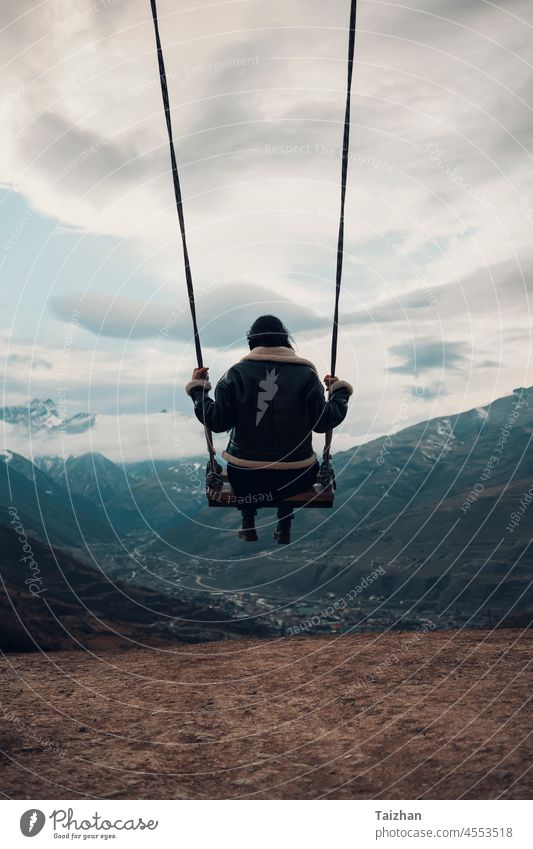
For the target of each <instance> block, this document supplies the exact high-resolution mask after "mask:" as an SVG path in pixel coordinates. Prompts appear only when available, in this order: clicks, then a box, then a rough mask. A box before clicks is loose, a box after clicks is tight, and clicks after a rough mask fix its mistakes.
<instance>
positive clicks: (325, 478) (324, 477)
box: [316, 460, 337, 489]
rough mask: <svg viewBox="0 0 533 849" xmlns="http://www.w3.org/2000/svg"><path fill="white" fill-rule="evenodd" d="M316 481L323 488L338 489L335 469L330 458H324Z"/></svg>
mask: <svg viewBox="0 0 533 849" xmlns="http://www.w3.org/2000/svg"><path fill="white" fill-rule="evenodd" d="M316 481H317V483H318V484H320V486H321V487H322V489H336V488H337V481H336V479H335V471H334V469H333V466H332V465H331V463H330V461H329V460H323V461H322V463H321V464H320V469H319V470H318V475H317V478H316Z"/></svg>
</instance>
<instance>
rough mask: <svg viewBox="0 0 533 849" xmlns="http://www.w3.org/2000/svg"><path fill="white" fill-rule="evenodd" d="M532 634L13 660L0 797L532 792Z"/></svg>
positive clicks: (6, 693)
mask: <svg viewBox="0 0 533 849" xmlns="http://www.w3.org/2000/svg"><path fill="white" fill-rule="evenodd" d="M532 641H533V635H532V632H531V631H520V630H504V631H494V632H486V631H459V632H451V631H448V632H444V631H441V632H430V633H428V634H422V633H420V632H405V633H402V634H399V633H394V634H390V633H389V634H362V635H356V636H342V637H339V638H327V637H319V638H311V637H310V638H290V639H289V638H285V639H280V640H275V641H266V640H262V641H257V640H251V641H238V642H224V643H211V644H202V645H201V646H198V645H196V646H183V645H180V646H171V647H170V648H169V647H166V648H165V647H159V648H157V647H152V648H147V649H132V650H127V651H120V650H99V651H98V652H97V653H96V654H89V653H88V652H81V651H78V652H57V653H50V654H48V655H44V654H40V653H35V654H26V655H23V654H11V655H6V656H4V658H3V659H2V660H1V663H2V667H3V669H2V672H3V675H2V677H3V679H4V687H3V694H2V697H1V702H0V726H1V749H2V760H3V769H2V776H3V778H2V791H3V793H4V795H5V796H6V797H9V798H19V799H20V798H31V799H38V798H41V799H62V798H63V799H68V798H83V797H97V798H151V799H155V798H165V799H184V798H185V799H188V798H194V799H199V798H200V799H213V798H239V797H251V798H261V799H273V798H276V799H309V798H319V797H320V798H324V797H325V798H331V799H346V798H360V799H368V798H390V799H417V798H430V799H435V798H436V799H444V798H454V799H455V798H460V797H464V798H496V797H503V798H512V799H520V798H527V797H530V796H531V793H532V790H533V776H532V773H531V771H530V770H531V765H532V763H533V757H532V748H533V747H532V745H531V740H530V738H529V737H528V735H529V732H530V727H531V710H530V705H529V704H528V700H529V699H530V697H531V692H532V688H531V680H530V679H528V663H529V662H530V658H531V645H532ZM54 749H56V750H54Z"/></svg>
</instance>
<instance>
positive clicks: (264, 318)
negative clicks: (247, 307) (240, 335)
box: [246, 315, 292, 350]
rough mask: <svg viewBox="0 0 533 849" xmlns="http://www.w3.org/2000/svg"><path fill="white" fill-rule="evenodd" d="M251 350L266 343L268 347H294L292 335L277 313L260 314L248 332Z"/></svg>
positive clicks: (247, 336)
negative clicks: (277, 316)
mask: <svg viewBox="0 0 533 849" xmlns="http://www.w3.org/2000/svg"><path fill="white" fill-rule="evenodd" d="M246 338H247V339H248V344H249V346H250V350H252V349H253V348H257V347H259V346H260V345H264V346H266V347H267V348H276V347H283V348H292V344H291V342H292V336H291V334H290V333H289V331H288V330H287V328H286V327H285V325H284V324H283V322H282V321H280V319H279V318H276V316H275V315H260V316H259V318H256V320H255V321H254V323H253V324H252V326H251V327H250V329H249V331H248V333H247V334H246Z"/></svg>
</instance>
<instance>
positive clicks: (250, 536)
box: [239, 513, 257, 542]
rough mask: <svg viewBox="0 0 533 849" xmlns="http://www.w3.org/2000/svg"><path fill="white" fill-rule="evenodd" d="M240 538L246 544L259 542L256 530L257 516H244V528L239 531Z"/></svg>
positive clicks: (244, 514)
mask: <svg viewBox="0 0 533 849" xmlns="http://www.w3.org/2000/svg"><path fill="white" fill-rule="evenodd" d="M239 537H240V538H241V539H243V540H244V542H257V531H256V529H255V514H252V515H249V514H247V513H243V514H242V527H241V530H240V531H239Z"/></svg>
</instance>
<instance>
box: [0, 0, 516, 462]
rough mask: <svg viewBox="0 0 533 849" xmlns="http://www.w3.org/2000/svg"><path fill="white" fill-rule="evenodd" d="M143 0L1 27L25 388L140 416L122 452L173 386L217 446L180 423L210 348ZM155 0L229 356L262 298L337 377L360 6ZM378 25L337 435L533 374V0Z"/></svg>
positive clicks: (370, 27)
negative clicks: (344, 189)
mask: <svg viewBox="0 0 533 849" xmlns="http://www.w3.org/2000/svg"><path fill="white" fill-rule="evenodd" d="M149 5H150V4H149V2H148V0H116V2H113V0H45V2H40V3H30V2H26V0H3V3H2V26H3V29H2V31H1V33H0V55H1V57H2V73H1V75H0V81H1V82H0V84H1V87H2V91H1V96H0V144H1V146H2V155H1V157H0V169H1V173H0V180H1V184H2V197H1V204H0V231H1V232H0V249H1V250H0V275H1V292H0V307H1V310H0V339H1V341H2V357H4V354H5V358H4V362H3V363H2V365H3V371H4V373H5V383H4V396H5V403H25V402H26V401H27V399H28V398H29V397H51V398H54V399H56V400H58V399H59V398H60V397H61V398H63V401H64V403H65V405H66V407H67V408H68V411H69V412H70V413H75V412H77V411H78V410H85V409H90V410H91V411H92V412H96V413H101V414H103V415H105V417H106V418H105V419H104V418H102V419H101V422H104V421H106V422H108V423H109V422H112V421H114V417H115V416H118V417H119V419H120V417H121V416H125V418H124V419H123V420H122V423H123V427H122V431H121V442H122V450H123V451H124V453H125V454H126V455H127V456H138V455H139V451H141V449H140V448H139V423H140V422H142V421H143V416H144V414H145V412H148V413H149V414H150V415H151V416H152V414H155V413H157V412H158V411H159V410H161V409H162V408H166V409H170V410H176V411H177V412H178V413H179V414H180V418H179V429H180V432H181V431H183V432H184V434H185V437H184V438H185V443H186V448H187V446H189V447H190V450H191V451H192V450H196V447H197V446H198V443H197V442H196V436H197V430H198V429H197V428H196V426H193V425H191V427H190V428H187V426H186V424H185V425H184V424H183V423H184V422H185V423H187V419H184V418H182V414H183V413H187V414H188V413H190V406H189V405H190V402H189V399H188V398H187V397H186V396H185V394H184V392H183V388H182V387H183V384H184V383H185V381H186V379H188V377H190V371H191V369H192V367H193V365H194V356H193V348H192V347H191V339H190V324H189V321H188V312H187V303H186V300H185V297H184V295H185V284H184V277H183V272H182V258H181V253H180V250H181V249H180V244H179V241H178V231H177V221H176V214H175V208H174V199H173V194H172V184H171V179H170V173H169V160H168V148H167V143H166V136H165V127H164V118H163V114H162V108H161V95H160V91H159V82H158V77H157V63H156V57H155V52H154V39H153V31H152V23H151V18H150V9H149ZM159 10H160V24H161V32H162V38H163V43H164V47H165V50H166V61H167V71H168V75H169V87H170V94H171V99H172V103H173V107H174V108H173V120H174V129H175V135H176V144H177V156H178V161H179V163H180V166H181V179H182V187H183V193H184V198H185V213H186V219H187V224H188V231H189V248H190V255H191V261H192V267H193V274H194V277H195V281H196V286H197V290H198V304H197V310H198V315H199V320H200V324H201V326H202V338H203V345H204V348H205V361H206V363H207V364H208V365H209V366H210V367H211V378H212V379H213V380H216V379H217V378H218V377H219V376H220V375H221V374H222V373H223V372H224V370H225V369H226V368H227V367H228V366H229V365H230V364H231V363H232V362H234V361H235V360H236V359H238V358H239V357H240V356H242V354H243V353H244V351H245V349H244V334H245V331H246V330H247V328H248V326H249V324H250V322H251V321H252V320H253V318H254V317H255V316H256V315H258V314H261V313H264V312H274V313H276V314H278V315H279V316H280V317H281V318H282V319H283V320H284V321H285V322H286V324H287V325H288V326H289V327H290V329H291V330H292V331H293V333H294V335H295V337H296V339H297V344H298V350H299V353H300V354H301V355H302V356H305V357H308V358H310V359H312V360H314V361H315V362H316V363H317V366H318V368H319V371H320V372H321V373H322V374H324V373H326V372H327V371H328V369H329V366H328V358H329V345H330V342H329V333H330V330H331V313H332V306H333V294H334V292H333V281H334V273H335V243H336V231H337V226H338V224H337V218H338V206H339V185H338V184H339V175H340V143H341V137H342V117H343V109H344V84H345V73H346V64H345V63H346V44H347V31H346V26H347V22H348V13H349V2H348V0H333V2H329V3H324V2H323V0H305V2H304V0H291V2H287V0H272V2H270V3H264V2H259V0H230V2H206V0H201V2H194V3H190V2H181V0H159ZM358 24H359V28H358V41H357V62H356V70H355V78H354V96H353V111H352V116H353V121H352V148H351V161H350V172H349V189H348V197H347V232H346V261H345V274H344V282H343V287H344V288H343V294H342V300H341V316H342V326H341V339H340V350H339V357H338V368H337V373H338V375H339V377H341V378H345V379H348V380H350V381H351V382H352V383H353V384H354V386H355V389H356V395H355V399H354V401H353V403H352V405H351V410H350V415H349V418H348V420H347V421H346V423H345V425H344V428H343V433H342V435H341V436H340V438H339V443H338V444H339V445H341V446H342V447H348V445H349V444H353V443H356V442H360V441H362V440H366V439H367V438H370V437H371V436H374V435H377V434H381V433H386V432H388V431H389V429H390V428H391V425H392V424H393V423H394V424H395V426H396V427H398V426H399V425H400V426H405V425H406V424H408V423H410V422H412V421H417V420H422V419H425V418H429V417H431V416H434V415H445V414H448V413H453V412H457V411H459V410H464V409H468V408H470V407H473V406H478V405H481V404H486V403H488V402H490V401H491V400H492V399H494V398H496V397H499V396H501V395H506V394H509V393H510V391H511V390H512V389H513V388H514V387H516V386H520V385H530V384H531V383H533V380H532V377H531V336H530V334H531V317H530V305H529V300H528V295H529V294H530V291H531V266H532V262H533V249H532V233H533V230H532V228H533V168H532V161H531V142H532V127H533V120H532V117H533V116H532V110H531V100H532V92H533V84H532V83H533V67H532V65H533V47H532V45H533V6H532V5H531V3H530V2H527V0H505V3H504V4H502V5H499V4H497V3H491V2H486V0H415V2H413V3H412V4H409V3H400V2H394V0H392V2H391V1H390V0H389V2H385V0H366V2H365V0H361V2H360V3H359V21H358ZM4 343H5V344H4ZM414 387H417V389H416V397H417V398H418V400H417V401H416V403H412V404H411V403H409V401H410V399H411V398H412V397H413V391H414ZM133 421H135V422H136V425H135V427H132V428H131V429H130V430H128V427H126V425H127V423H128V422H133ZM152 421H153V422H154V423H157V424H154V429H153V436H152V437H149V440H148V441H149V442H150V441H151V442H152V445H151V450H152V451H153V453H154V454H155V455H158V456H163V455H165V453H166V454H168V437H167V436H166V435H165V426H164V425H162V424H161V417H157V416H154V417H153V419H152ZM106 427H108V426H106ZM174 429H175V427H174ZM193 431H194V435H193ZM128 433H129V434H130V435H129V436H128ZM148 433H150V425H149V426H148ZM108 435H109V433H108V430H105V428H102V431H101V436H100V438H99V441H98V442H97V446H96V447H99V448H100V449H101V450H105V442H106V440H107V439H108ZM189 435H190V442H189V441H188V440H189ZM8 436H9V437H10V438H12V439H13V440H14V438H15V437H14V434H13V433H10V434H8ZM200 436H201V433H200ZM104 437H105V438H104ZM7 447H13V445H11V446H10V445H8V446H7ZM16 447H20V446H19V445H18V444H17V446H16ZM73 450H79V448H78V446H77V445H76V446H74V448H73ZM144 450H145V449H144V448H143V449H142V451H144ZM187 450H188V448H187Z"/></svg>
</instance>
